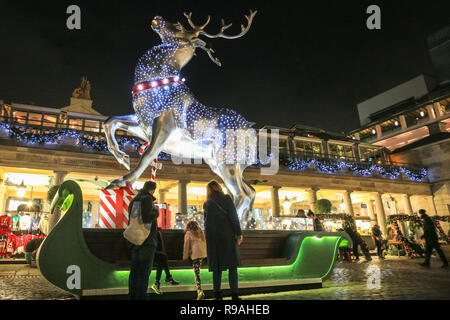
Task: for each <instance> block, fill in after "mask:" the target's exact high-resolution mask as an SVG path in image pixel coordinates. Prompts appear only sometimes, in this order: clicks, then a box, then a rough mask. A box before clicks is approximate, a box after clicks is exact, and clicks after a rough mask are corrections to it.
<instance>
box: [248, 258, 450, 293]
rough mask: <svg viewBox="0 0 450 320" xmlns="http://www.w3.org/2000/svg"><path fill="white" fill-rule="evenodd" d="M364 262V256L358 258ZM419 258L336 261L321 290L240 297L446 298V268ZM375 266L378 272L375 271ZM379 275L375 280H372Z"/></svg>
mask: <svg viewBox="0 0 450 320" xmlns="http://www.w3.org/2000/svg"><path fill="white" fill-rule="evenodd" d="M361 260H363V261H364V259H361ZM422 262H423V259H412V260H411V259H408V258H405V257H400V258H398V257H387V258H386V259H385V260H379V259H378V258H377V257H373V260H372V261H371V262H358V263H356V262H353V263H348V262H338V263H337V264H336V266H335V268H334V270H333V273H332V275H331V276H330V277H329V278H328V279H327V280H326V281H324V283H323V288H321V289H311V290H301V291H290V292H279V293H275V294H270V295H268V294H258V295H250V296H246V297H243V299H246V300H248V299H260V300H304V299H308V300H360V299H363V300H414V299H419V300H422V299H423V300H428V299H433V300H450V269H441V265H442V263H441V261H440V260H438V259H435V258H433V259H432V260H431V268H430V269H426V268H424V267H422V266H420V265H419V264H420V263H422ZM377 268H379V269H378V270H379V272H377V271H376V270H377ZM377 274H379V275H380V277H379V279H380V280H379V282H377V281H375V280H372V281H369V286H368V279H369V278H371V279H373V277H374V276H376V275H377Z"/></svg>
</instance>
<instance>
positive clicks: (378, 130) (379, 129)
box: [375, 124, 383, 139]
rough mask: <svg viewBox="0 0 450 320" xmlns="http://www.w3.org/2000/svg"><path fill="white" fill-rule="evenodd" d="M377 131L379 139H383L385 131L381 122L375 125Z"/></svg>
mask: <svg viewBox="0 0 450 320" xmlns="http://www.w3.org/2000/svg"><path fill="white" fill-rule="evenodd" d="M375 131H376V132H377V139H381V138H382V137H383V131H382V130H381V126H380V125H379V124H377V125H375Z"/></svg>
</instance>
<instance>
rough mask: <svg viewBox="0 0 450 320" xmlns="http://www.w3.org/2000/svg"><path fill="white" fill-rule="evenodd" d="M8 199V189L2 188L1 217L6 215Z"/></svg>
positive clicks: (0, 187)
mask: <svg viewBox="0 0 450 320" xmlns="http://www.w3.org/2000/svg"><path fill="white" fill-rule="evenodd" d="M6 199H7V189H6V187H3V186H0V215H2V214H4V213H5V209H6Z"/></svg>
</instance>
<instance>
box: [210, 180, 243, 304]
mask: <svg viewBox="0 0 450 320" xmlns="http://www.w3.org/2000/svg"><path fill="white" fill-rule="evenodd" d="M206 193H207V200H206V202H205V203H204V204H203V209H204V212H205V236H206V251H207V256H208V265H209V271H210V272H213V283H214V296H215V298H216V299H219V300H220V299H222V292H221V290H220V286H221V280H222V271H225V270H227V269H228V280H229V283H230V288H231V296H232V299H239V296H238V274H237V267H238V266H240V264H241V261H240V260H241V259H240V255H239V248H238V245H240V244H241V242H242V240H243V237H242V231H241V227H240V224H239V218H238V215H237V213H236V208H235V206H234V203H233V200H231V197H230V196H228V195H225V194H224V193H223V191H222V187H221V186H220V185H219V183H217V181H214V180H213V181H211V182H210V183H208V185H207V187H206Z"/></svg>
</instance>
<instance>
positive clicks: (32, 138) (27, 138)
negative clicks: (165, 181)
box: [0, 121, 170, 160]
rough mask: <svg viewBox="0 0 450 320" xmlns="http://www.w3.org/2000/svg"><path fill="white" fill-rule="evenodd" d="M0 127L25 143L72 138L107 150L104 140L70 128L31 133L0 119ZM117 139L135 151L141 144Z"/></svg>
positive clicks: (166, 157)
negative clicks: (89, 136)
mask: <svg viewBox="0 0 450 320" xmlns="http://www.w3.org/2000/svg"><path fill="white" fill-rule="evenodd" d="M0 128H1V129H3V130H5V131H6V132H7V133H8V134H9V136H10V137H11V138H12V139H16V140H17V141H19V142H22V143H26V144H31V145H54V144H63V143H64V141H65V140H66V139H73V145H74V146H80V147H84V148H86V149H88V150H95V151H99V152H105V153H108V152H109V151H108V146H107V143H106V141H104V140H97V139H95V138H88V137H85V135H86V134H80V133H79V132H77V131H74V130H70V129H57V130H55V131H54V132H49V133H32V132H27V131H26V130H24V128H23V127H21V126H17V125H11V124H9V123H5V122H2V121H0ZM118 140H119V141H118V143H119V146H120V147H121V148H123V147H124V146H126V145H131V146H132V148H133V150H135V151H136V152H137V150H138V149H139V148H140V146H141V145H142V144H143V142H141V140H139V139H137V138H135V137H122V138H120V139H118ZM158 160H170V155H168V154H165V153H164V152H161V153H160V154H159V156H158Z"/></svg>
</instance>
